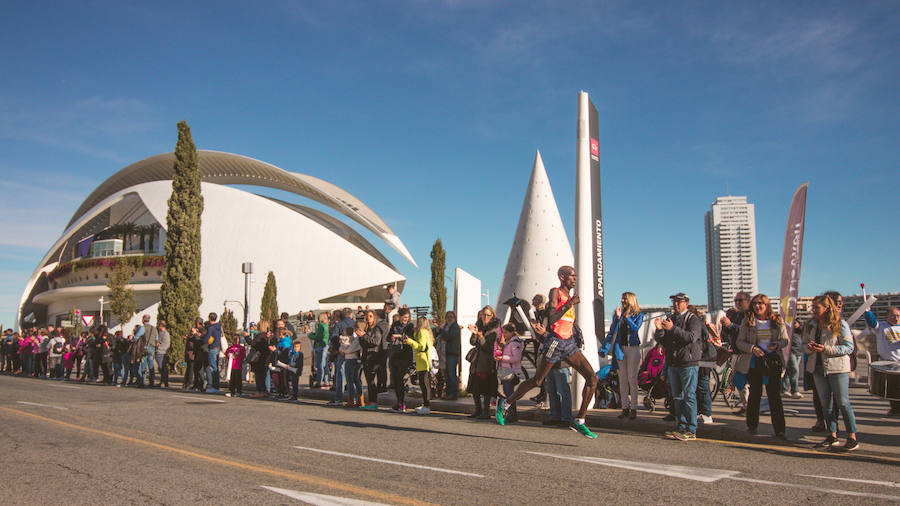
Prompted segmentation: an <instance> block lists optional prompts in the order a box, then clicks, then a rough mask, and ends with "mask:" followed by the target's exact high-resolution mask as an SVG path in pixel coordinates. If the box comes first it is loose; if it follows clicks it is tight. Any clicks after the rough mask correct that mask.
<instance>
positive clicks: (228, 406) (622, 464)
mask: <svg viewBox="0 0 900 506" xmlns="http://www.w3.org/2000/svg"><path fill="white" fill-rule="evenodd" d="M0 463H2V469H3V470H4V471H5V472H4V473H3V474H4V479H3V481H2V484H0V504H22V503H25V502H34V503H44V504H48V503H68V504H88V503H90V504H96V503H98V502H102V503H106V504H126V503H128V504H133V503H138V504H188V503H197V502H203V503H217V504H219V503H221V504H233V503H245V504H247V503H252V504H296V503H298V502H300V501H301V500H302V501H303V502H308V503H312V504H360V503H359V502H354V500H355V501H362V502H367V503H387V504H409V503H435V504H474V503H480V504H514V503H526V504H541V503H544V504H560V503H562V504H569V503H582V504H588V503H597V502H600V501H615V502H619V503H626V504H633V503H657V504H672V503H690V504H697V503H738V504H747V503H757V504H760V503H761V504H772V503H781V504H783V503H810V502H813V503H824V502H825V501H828V502H831V503H834V502H840V503H845V504H846V503H854V504H857V503H858V504H862V503H865V504H878V503H891V502H898V501H900V478H898V476H900V461H898V460H896V459H891V458H887V457H884V458H873V457H870V456H858V455H854V454H849V455H847V454H838V453H828V452H821V451H814V450H810V449H808V448H800V447H790V446H785V447H782V446H769V445H766V444H759V445H756V444H748V443H729V442H724V441H714V440H700V441H695V442H678V441H673V440H667V439H664V438H663V437H661V436H656V435H648V434H632V433H626V432H616V433H611V432H601V433H600V437H599V439H597V440H590V439H587V438H584V437H582V436H580V435H578V434H576V433H575V432H573V431H570V430H567V429H554V428H546V427H543V426H541V425H539V424H537V423H523V424H517V425H512V426H507V427H501V426H499V425H497V424H496V423H494V422H486V421H470V420H469V419H467V418H464V417H462V416H460V415H456V414H440V413H435V414H432V415H430V416H417V415H399V414H393V413H389V412H385V411H381V412H374V413H373V412H364V411H359V410H344V409H341V408H328V407H325V406H324V403H323V402H321V401H308V402H299V403H284V402H275V401H267V400H255V399H249V398H242V399H231V398H225V397H223V396H213V395H202V394H190V393H185V392H183V391H180V390H160V389H152V390H150V389H148V390H138V389H132V388H113V387H105V386H95V385H83V384H78V385H75V384H70V383H58V382H52V381H39V380H32V379H25V378H14V377H9V376H2V377H0ZM837 478H841V479H840V480H839V479H837ZM266 487H268V488H266ZM273 489H281V492H279V491H277V490H273ZM310 494H318V495H315V496H314V495H310ZM297 498H300V499H297Z"/></svg>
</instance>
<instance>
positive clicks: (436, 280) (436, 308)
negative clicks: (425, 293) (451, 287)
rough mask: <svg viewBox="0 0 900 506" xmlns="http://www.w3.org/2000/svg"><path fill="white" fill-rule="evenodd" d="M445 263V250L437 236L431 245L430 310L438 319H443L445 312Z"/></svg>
mask: <svg viewBox="0 0 900 506" xmlns="http://www.w3.org/2000/svg"><path fill="white" fill-rule="evenodd" d="M446 265H447V252H446V251H444V245H443V243H441V239H440V238H438V239H437V240H436V241H434V246H432V247H431V312H432V314H434V317H435V319H437V320H439V321H443V320H444V313H446V312H447V287H446V286H444V269H445V268H446Z"/></svg>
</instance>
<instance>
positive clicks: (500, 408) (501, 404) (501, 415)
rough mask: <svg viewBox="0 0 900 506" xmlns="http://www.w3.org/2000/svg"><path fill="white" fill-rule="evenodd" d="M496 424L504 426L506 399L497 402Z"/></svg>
mask: <svg viewBox="0 0 900 506" xmlns="http://www.w3.org/2000/svg"><path fill="white" fill-rule="evenodd" d="M497 423H499V424H500V425H506V399H500V400H499V401H497Z"/></svg>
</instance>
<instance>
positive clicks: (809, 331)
mask: <svg viewBox="0 0 900 506" xmlns="http://www.w3.org/2000/svg"><path fill="white" fill-rule="evenodd" d="M812 312H813V319H812V320H810V322H809V323H807V324H806V328H804V331H803V340H804V342H805V343H806V346H805V348H804V350H803V351H804V353H806V354H807V355H809V360H807V362H806V372H808V373H811V374H812V375H813V380H814V381H815V382H816V391H817V392H818V395H819V400H820V401H821V402H822V407H823V408H824V411H825V413H824V414H825V421H826V423H827V425H828V432H829V434H828V437H827V438H825V440H824V441H823V442H822V443H821V446H824V447H828V448H830V447H832V446H834V445H835V443H837V412H838V411H839V410H840V412H841V414H842V415H843V416H844V425H845V426H846V428H847V443H846V444H845V445H844V450H846V451H853V450H855V449H857V448H859V443H858V442H857V440H856V417H855V416H854V414H853V407H852V406H850V354H851V353H853V336H852V334H850V327H849V326H848V325H847V322H845V321H843V320H841V313H840V311H838V309H837V306H836V305H835V303H834V301H833V300H832V299H831V298H829V297H827V296H825V295H819V296H817V297H816V298H814V299H813V304H812Z"/></svg>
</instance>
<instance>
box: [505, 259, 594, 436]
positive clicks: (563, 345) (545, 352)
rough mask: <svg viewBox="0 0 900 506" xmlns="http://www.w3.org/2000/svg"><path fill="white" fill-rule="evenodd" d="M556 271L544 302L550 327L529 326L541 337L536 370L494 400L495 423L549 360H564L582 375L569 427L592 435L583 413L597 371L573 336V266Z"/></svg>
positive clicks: (541, 374)
mask: <svg viewBox="0 0 900 506" xmlns="http://www.w3.org/2000/svg"><path fill="white" fill-rule="evenodd" d="M556 275H557V276H559V288H554V289H552V290H550V301H549V305H548V312H551V311H552V312H551V313H550V315H549V317H548V318H547V325H549V326H550V328H549V329H546V328H545V327H544V326H543V325H541V324H540V323H538V322H535V321H532V327H534V330H535V331H536V332H538V333H539V334H543V341H544V343H543V345H542V346H541V350H540V355H538V364H537V371H535V374H534V376H533V377H531V378H529V379H527V380H525V381H524V382H522V383H519V386H518V388H516V391H515V392H513V394H512V395H511V396H509V397H508V398H507V399H500V402H498V403H497V423H499V424H500V425H505V424H506V409H507V407H508V406H509V405H510V404H512V403H514V402H516V401H517V400H519V399H521V398H522V396H523V395H525V393H527V392H528V391H529V390H531V389H532V388H534V387H536V386H538V385H541V384H542V383H543V382H544V377H546V376H547V374H548V373H549V372H550V369H552V368H553V364H555V363H557V362H559V361H561V360H565V361H566V362H567V363H568V364H569V365H571V366H572V367H574V368H575V370H576V371H578V374H580V375H581V376H582V377H583V378H584V379H585V385H584V390H582V400H581V408H580V409H579V410H578V417H577V418H575V421H574V422H572V424H571V425H569V428H570V429H572V430H574V431H575V432H578V433H579V434H581V435H583V436H585V437H589V438H592V439H596V438H597V435H596V434H594V433H593V432H591V431H590V429H588V428H587V426H586V425H585V424H584V415H585V414H586V413H587V410H588V406H590V404H591V401H593V400H594V390H596V389H597V375H596V374H594V369H593V367H591V364H590V362H588V360H587V358H585V356H584V354H582V353H581V350H580V349H579V347H578V344H577V343H576V342H575V339H574V333H575V332H574V331H575V304H578V302H579V301H580V299H579V298H578V295H572V296H570V295H569V294H570V293H571V291H572V290H573V289H574V288H575V268H574V267H570V266H568V265H564V266H562V267H560V268H559V270H558V271H557V272H556Z"/></svg>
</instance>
